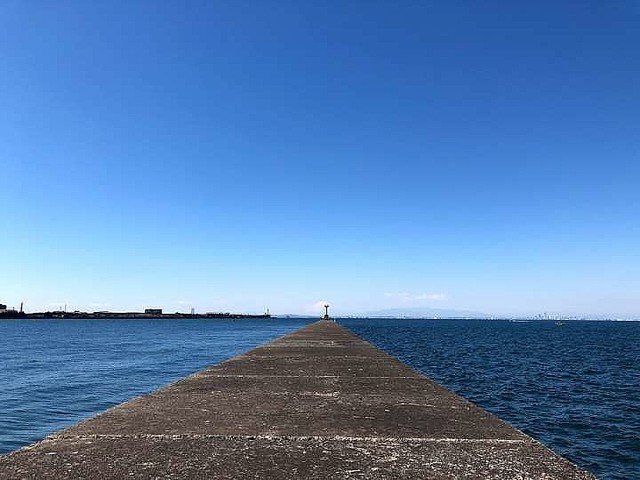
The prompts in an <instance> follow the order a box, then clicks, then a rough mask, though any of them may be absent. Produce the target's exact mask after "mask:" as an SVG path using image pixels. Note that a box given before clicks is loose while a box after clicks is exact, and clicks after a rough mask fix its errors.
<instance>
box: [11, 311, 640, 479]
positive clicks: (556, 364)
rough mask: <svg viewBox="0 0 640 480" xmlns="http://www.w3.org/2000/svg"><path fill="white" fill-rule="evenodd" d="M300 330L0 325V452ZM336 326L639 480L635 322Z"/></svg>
mask: <svg viewBox="0 0 640 480" xmlns="http://www.w3.org/2000/svg"><path fill="white" fill-rule="evenodd" d="M310 321H311V320H309V319H286V320H285V319H278V320H275V319H274V320H270V321H265V320H193V321H191V320H180V321H176V320H113V321H108V320H37V321H30V320H4V321H0V454H1V453H6V452H9V451H11V450H14V449H16V448H19V447H21V446H23V445H27V444H29V443H31V442H34V441H36V440H39V439H41V438H43V437H44V436H46V435H47V434H49V433H51V432H53V431H56V430H60V429H62V428H64V427H66V426H69V425H71V424H73V423H75V422H77V421H79V420H82V419H84V418H87V417H88V416H91V415H93V414H95V413H98V412H100V411H102V410H104V409H106V408H108V407H110V406H113V405H115V404H118V403H120V402H122V401H124V400H126V399H128V398H131V397H134V396H137V395H140V394H143V393H146V392H149V391H151V390H153V389H155V388H158V387H161V386H163V385H166V384H167V383H170V382H172V381H174V380H177V379H178V378H181V377H183V376H185V375H188V374H189V373H192V372H194V371H197V370H200V369H202V368H204V367H206V366H208V365H212V364H215V363H218V362H220V361H222V360H224V359H226V358H230V357H233V356H235V355H237V354H239V353H241V352H243V351H246V350H248V349H250V348H252V347H254V346H256V345H258V344H260V343H263V342H265V341H268V340H270V339H273V338H275V337H278V336H280V335H284V334H286V333H289V332H291V331H293V330H296V329H298V328H300V327H302V326H303V325H306V324H308V323H309V322H310ZM341 323H342V324H344V325H345V326H346V327H348V328H349V329H351V330H352V331H353V332H354V333H356V334H358V335H360V336H361V337H363V338H365V339H366V340H368V341H370V342H372V343H373V344H375V345H376V346H378V347H380V348H382V349H384V350H386V351H388V352H389V353H391V354H392V355H394V356H396V357H398V358H400V359H401V360H403V361H404V362H406V363H407V364H409V365H411V366H412V367H414V368H415V369H417V370H419V371H420V372H422V373H424V374H426V375H427V376H429V377H431V378H432V379H434V380H436V381H437V382H439V383H441V384H443V385H445V386H446V387H448V388H450V389H451V390H453V391H455V392H457V393H459V394H460V395H462V396H464V397H465V398H467V399H469V400H471V401H473V402H475V403H477V404H479V405H481V406H482V407H484V408H486V409H487V410H489V411H491V412H492V413H494V414H496V415H498V416H500V417H501V418H503V419H505V420H507V421H509V422H510V423H512V424H513V425H514V426H516V427H517V428H519V429H521V430H523V431H524V432H525V433H528V434H530V435H532V436H533V437H534V438H537V439H538V440H540V441H542V442H543V443H545V444H547V445H548V446H550V447H551V448H552V449H553V450H555V451H556V452H558V453H560V454H562V455H564V456H566V457H568V458H570V459H571V460H573V461H574V462H576V463H577V464H579V465H581V466H583V467H584V468H587V469H588V470H590V471H592V472H593V473H595V474H596V475H598V476H599V477H600V478H602V479H606V480H611V479H616V480H617V479H632V478H640V323H637V322H578V321H575V322H565V324H564V326H558V325H556V324H555V323H554V322H543V321H536V322H528V323H513V322H508V321H490V320H486V321H485V320H389V319H348V320H343V321H341Z"/></svg>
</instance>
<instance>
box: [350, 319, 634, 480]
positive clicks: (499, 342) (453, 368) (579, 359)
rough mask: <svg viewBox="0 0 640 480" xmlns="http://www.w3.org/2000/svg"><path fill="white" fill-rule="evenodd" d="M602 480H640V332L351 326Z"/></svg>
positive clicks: (575, 326)
mask: <svg viewBox="0 0 640 480" xmlns="http://www.w3.org/2000/svg"><path fill="white" fill-rule="evenodd" d="M343 323H344V324H345V326H348V327H349V328H350V329H351V330H352V331H353V332H354V333H356V334H358V335H360V336H361V337H363V338H365V339H366V340H368V341H370V342H372V343H374V344H375V345H376V346H378V347H380V348H382V349H383V350H386V351H387V352H389V353H391V354H392V355H394V356H396V357H398V358H400V359H401V360H403V361H404V362H405V363H407V364H409V365H411V366H412V367H414V368H415V369H417V370H419V371H420V372H422V373H424V374H425V375H427V376H429V377H431V378H432V379H434V380H435V381H437V382H438V383H441V384H442V385H445V386H446V387H448V388H449V389H451V390H453V391H455V392H456V393H458V394H460V395H462V396H463V397H465V398H467V399H468V400H471V401H472V402H475V403H477V404H479V405H481V406H482V407H484V408H485V409H487V410H489V411H490V412H492V413H494V414H496V415H497V416H499V417H501V418H503V419H504V420H507V421H508V422H510V423H511V424H512V425H514V426H516V427H517V428H519V429H521V430H522V431H524V432H525V433H527V434H529V435H531V436H533V437H534V438H536V439H538V440H540V441H542V442H543V443H545V444H547V445H548V446H550V447H551V448H552V449H553V450H555V451H556V452H558V453H560V454H561V455H563V456H565V457H567V458H570V459H571V460H573V461H574V462H575V463H577V464H579V465H581V466H582V467H584V468H586V469H587V470H589V471H591V472H593V473H595V474H596V475H597V476H598V477H600V478H602V479H620V480H621V479H640V323H639V322H582V321H580V322H569V321H567V322H565V324H564V326H558V325H556V324H555V322H541V321H538V322H522V323H513V322H508V321H491V320H486V321H483V320H469V321H466V320H386V319H385V320H381V319H376V320H346V321H344V322H343Z"/></svg>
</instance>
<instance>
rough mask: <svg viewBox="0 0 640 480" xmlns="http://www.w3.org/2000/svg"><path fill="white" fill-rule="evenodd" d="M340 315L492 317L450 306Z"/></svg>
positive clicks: (299, 316) (291, 315)
mask: <svg viewBox="0 0 640 480" xmlns="http://www.w3.org/2000/svg"><path fill="white" fill-rule="evenodd" d="M275 316H276V317H285V316H290V317H297V318H314V317H317V318H320V315H297V314H289V315H283V314H281V315H275ZM336 316H338V317H371V318H375V317H393V318H402V317H405V318H490V317H491V315H487V314H486V313H482V312H474V311H471V310H454V309H450V308H424V307H422V308H420V307H417V308H387V309H384V310H375V311H371V312H352V313H338V314H337V315H336Z"/></svg>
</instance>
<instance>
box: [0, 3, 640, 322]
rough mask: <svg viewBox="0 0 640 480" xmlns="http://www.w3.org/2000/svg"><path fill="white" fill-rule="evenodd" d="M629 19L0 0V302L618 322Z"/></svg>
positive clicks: (639, 35)
mask: <svg viewBox="0 0 640 480" xmlns="http://www.w3.org/2000/svg"><path fill="white" fill-rule="evenodd" d="M639 46H640V2H639V1H637V0H619V1H610V0H600V1H592V0H575V1H568V0H565V1H562V0H553V1H528V2H524V1H513V0H504V1H493V0H491V1H483V2H478V1H475V0H466V1H458V0H447V1H426V0H425V1H421V2H417V1H393V2H390V1H386V0H384V1H370V0H367V1H343V0H340V1H330V0H327V1H299V0H295V1H285V0H273V1H269V0H259V1H254V2H249V1H241V0H229V1H209V0H206V1H195V0H188V1H184V2H183V1H160V2H158V1H149V2H143V1H130V2H113V1H104V2H101V1H91V2H86V1H38V2H24V1H21V0H16V1H13V0H4V1H2V2H0V222H1V224H2V228H1V229H0V303H8V304H9V305H10V306H11V305H16V306H17V305H19V303H20V301H23V300H24V301H25V302H26V307H27V309H28V310H31V311H33V310H39V309H52V308H57V307H59V306H61V305H64V304H65V303H66V304H68V308H72V309H87V310H91V311H93V310H102V309H113V310H124V309H137V310H139V309H141V308H144V307H149V306H157V307H163V308H165V310H168V311H176V310H181V311H187V310H188V309H189V308H190V307H191V306H193V307H195V308H196V309H197V310H198V311H211V310H213V311H220V310H223V311H242V312H260V311H263V309H264V308H265V307H267V306H268V307H270V308H271V311H272V312H276V313H285V312H292V313H303V312H312V313H318V314H320V309H319V308H318V307H314V305H316V304H317V303H318V302H322V301H328V302H330V303H331V304H332V305H334V310H335V312H336V313H355V312H366V311H372V310H377V309H382V308H391V307H431V308H458V309H471V310H478V311H482V312H487V313H492V314H493V313H498V314H499V313H522V314H524V313H535V312H544V311H547V312H562V313H585V312H586V313H593V314H611V315H620V316H628V317H629V316H631V317H640V194H639V192H638V190H639V185H640V155H639V154H640V131H639V128H640V55H639V54H638V47H639Z"/></svg>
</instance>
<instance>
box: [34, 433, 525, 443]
mask: <svg viewBox="0 0 640 480" xmlns="http://www.w3.org/2000/svg"><path fill="white" fill-rule="evenodd" d="M102 439H104V440H121V439H133V440H135V439H150V440H183V439H194V440H209V439H219V440H274V439H282V440H293V441H305V440H329V441H331V440H333V441H341V442H345V441H346V442H419V443H488V444H525V443H533V441H532V440H525V439H508V438H435V437H357V436H348V435H327V436H324V435H205V434H198V433H194V434H189V433H187V434H177V435H171V434H153V433H143V434H130V435H116V434H104V435H102V434H97V435H73V436H71V435H69V436H65V435H56V436H53V437H49V438H47V439H45V440H44V441H46V442H52V443H55V442H58V441H60V440H102Z"/></svg>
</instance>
